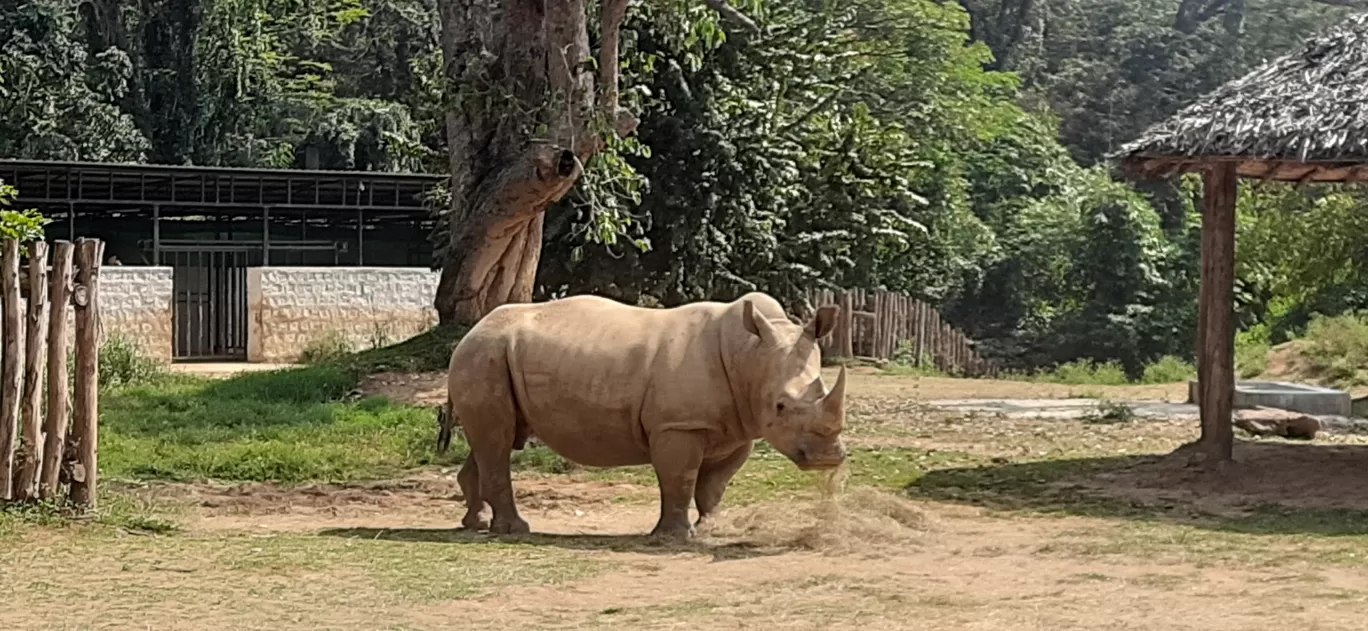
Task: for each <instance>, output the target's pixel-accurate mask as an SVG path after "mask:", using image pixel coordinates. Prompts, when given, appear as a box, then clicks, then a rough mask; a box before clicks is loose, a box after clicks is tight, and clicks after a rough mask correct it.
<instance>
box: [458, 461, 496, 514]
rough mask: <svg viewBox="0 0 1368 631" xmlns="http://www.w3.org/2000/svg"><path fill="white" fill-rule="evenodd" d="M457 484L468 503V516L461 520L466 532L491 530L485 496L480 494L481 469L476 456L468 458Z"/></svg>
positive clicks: (462, 466) (462, 467)
mask: <svg viewBox="0 0 1368 631" xmlns="http://www.w3.org/2000/svg"><path fill="white" fill-rule="evenodd" d="M456 482H457V484H460V485H461V495H462V496H463V497H464V498H465V503H466V514H465V517H463V518H461V525H462V526H465V529H466V530H487V529H489V520H487V519H485V517H484V507H485V501H484V494H483V493H481V492H480V468H479V466H478V465H477V464H476V462H475V456H474V455H471V456H470V457H468V458H466V461H465V464H463V465H461V472H460V473H458V474H456Z"/></svg>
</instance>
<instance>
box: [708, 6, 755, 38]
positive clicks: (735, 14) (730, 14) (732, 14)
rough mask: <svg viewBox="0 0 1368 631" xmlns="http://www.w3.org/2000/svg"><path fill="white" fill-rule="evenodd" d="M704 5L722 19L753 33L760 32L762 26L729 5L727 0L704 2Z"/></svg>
mask: <svg viewBox="0 0 1368 631" xmlns="http://www.w3.org/2000/svg"><path fill="white" fill-rule="evenodd" d="M703 4H706V5H708V7H710V8H711V9H712V10H714V11H716V12H718V13H720V14H721V15H722V17H724V18H727V19H728V20H731V21H732V22H735V23H736V24H737V25H739V26H741V27H743V28H745V29H746V30H748V31H750V32H752V33H759V32H760V26H759V25H757V24H756V23H755V20H752V19H750V18H748V17H746V15H745V14H744V13H741V12H740V11H738V10H737V9H736V7H733V6H731V5H730V4H727V0H703Z"/></svg>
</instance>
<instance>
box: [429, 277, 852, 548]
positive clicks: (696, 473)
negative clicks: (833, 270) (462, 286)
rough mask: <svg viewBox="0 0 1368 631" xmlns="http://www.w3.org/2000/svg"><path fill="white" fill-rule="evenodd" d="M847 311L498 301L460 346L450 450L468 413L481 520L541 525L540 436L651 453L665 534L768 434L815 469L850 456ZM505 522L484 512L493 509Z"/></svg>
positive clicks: (689, 527)
mask: <svg viewBox="0 0 1368 631" xmlns="http://www.w3.org/2000/svg"><path fill="white" fill-rule="evenodd" d="M838 313H839V308H838V307H835V306H832V305H828V306H824V307H822V308H820V309H819V310H818V312H817V314H816V316H814V317H813V319H812V320H811V321H809V322H808V323H807V324H806V325H803V326H799V325H796V324H793V323H792V322H790V321H789V319H788V318H787V317H786V316H785V314H784V311H783V308H782V307H780V305H779V303H778V302H776V301H775V300H774V299H773V298H771V297H770V296H767V295H765V294H762V293H750V294H747V295H745V296H743V297H741V298H740V299H738V300H736V301H734V302H729V303H720V302H698V303H693V304H688V305H683V306H680V307H675V308H672V309H645V308H640V307H634V306H628V305H624V304H622V303H618V302H614V301H612V300H608V299H605V298H599V297H594V296H576V297H572V298H566V299H563V300H555V301H551V302H546V303H538V304H512V305H505V306H501V307H499V308H497V309H495V310H494V311H493V312H491V313H490V314H489V315H488V316H486V317H485V318H484V319H482V320H481V321H480V322H479V323H478V324H476V326H475V327H474V328H473V329H471V331H470V333H468V334H467V335H466V336H465V338H464V339H462V340H461V342H460V344H458V345H457V346H456V349H455V350H454V351H453V352H452V354H451V366H450V373H449V377H448V383H447V385H448V401H447V406H449V409H448V410H443V413H442V414H441V415H440V424H441V427H440V432H439V437H438V443H439V445H438V446H439V449H441V450H445V448H446V445H447V444H448V443H449V442H450V440H451V432H452V429H453V427H454V425H455V424H457V423H459V424H460V425H461V427H462V429H463V430H464V433H465V436H466V439H467V440H468V441H469V442H470V448H471V457H470V458H468V459H467V460H466V463H465V465H464V466H463V467H462V468H461V472H460V474H459V475H458V476H457V479H458V482H459V483H460V486H461V491H462V493H463V494H464V495H465V499H466V506H467V513H466V515H465V518H464V519H462V524H464V525H465V527H466V528H469V529H483V528H486V527H487V528H489V529H490V531H491V532H495V533H525V532H528V525H527V522H526V521H524V520H523V519H522V518H521V517H520V516H519V515H518V510H517V507H516V506H515V505H514V502H513V485H512V480H511V477H510V473H509V456H510V454H511V452H512V450H514V449H522V448H523V447H524V446H525V445H526V443H527V440H528V438H529V437H530V436H532V435H534V434H535V435H536V437H537V439H538V440H539V441H540V442H542V443H544V444H545V445H546V446H547V447H549V448H550V449H551V450H552V451H554V452H556V453H557V454H560V455H561V456H562V457H564V458H566V459H568V460H571V461H573V462H577V463H579V464H582V465H587V466H594V467H620V466H630V465H642V464H650V465H652V466H653V467H654V468H655V471H656V476H657V478H658V479H659V482H660V519H659V521H658V522H657V523H656V527H655V529H654V530H653V531H652V534H653V535H657V536H663V537H669V538H688V537H690V536H692V535H693V533H694V524H691V523H690V521H689V504H690V502H693V503H694V504H695V505H696V506H697V508H698V513H699V518H698V519H699V523H702V522H704V521H705V520H707V519H708V518H709V517H711V516H713V515H714V513H715V512H716V510H717V507H718V504H719V503H720V502H721V500H722V494H723V492H724V491H725V490H726V487H727V483H728V482H729V481H730V480H731V478H732V476H733V475H735V474H736V472H737V470H739V469H740V468H741V465H742V464H744V463H745V461H746V458H747V457H748V456H749V455H750V452H751V446H752V444H753V443H754V441H755V440H757V439H761V438H763V439H765V440H767V441H768V442H769V443H770V444H771V445H773V446H774V448H775V449H777V450H778V451H779V452H780V453H782V454H784V455H785V456H786V457H788V458H789V459H790V460H792V461H793V462H794V463H795V464H796V465H797V466H798V467H799V468H801V469H805V470H806V469H826V468H832V467H836V466H838V465H840V464H841V463H842V462H843V461H844V460H845V456H846V452H845V447H844V445H843V444H842V443H841V437H840V433H841V428H842V426H843V425H844V422H845V404H844V393H845V369H842V370H841V374H840V377H839V378H838V379H837V380H836V383H835V385H834V386H833V388H832V389H831V391H830V392H827V390H826V388H825V387H824V386H823V384H822V379H821V372H820V368H821V351H820V349H819V348H818V345H817V340H818V339H819V338H821V337H823V336H825V335H826V334H827V333H829V332H830V331H831V329H832V328H833V327H834V326H835V323H836V317H837V315H838ZM486 502H488V503H489V505H490V506H491V507H492V508H493V519H492V521H487V520H486V519H485V517H484V514H483V513H484V505H485V503H486Z"/></svg>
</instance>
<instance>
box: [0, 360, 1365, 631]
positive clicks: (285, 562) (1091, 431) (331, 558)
mask: <svg viewBox="0 0 1368 631" xmlns="http://www.w3.org/2000/svg"><path fill="white" fill-rule="evenodd" d="M391 379H392V381H384V380H378V381H376V382H373V383H372V384H370V385H369V386H368V387H370V388H372V389H373V390H372V391H374V389H381V388H383V389H385V391H386V392H387V393H390V394H392V395H395V396H396V398H400V397H402V398H404V399H406V400H416V401H440V398H441V394H440V383H437V384H436V385H434V383H436V382H434V381H433V379H432V378H431V377H423V378H421V379H412V380H401V379H398V378H396V377H393V376H391ZM928 387H930V388H939V389H940V390H939V392H940V393H939V394H936V395H934V396H925V395H924V394H923V393H924V392H925V391H926V390H927V389H928ZM1018 387H1020V388H1028V389H1032V390H1030V392H1032V393H1034V394H1033V396H1048V394H1046V393H1057V395H1056V396H1061V397H1063V396H1069V394H1070V392H1069V389H1068V388H1062V387H1061V388H1056V387H1045V386H1041V385H1040V384H1019V385H1018V384H1007V385H995V384H990V383H987V382H962V383H955V382H950V381H948V380H927V379H922V380H916V381H915V382H914V380H911V379H905V378H889V377H876V376H872V375H862V376H860V378H859V379H858V380H856V381H853V382H852V384H851V388H852V389H851V392H852V397H853V399H852V410H851V412H852V414H853V417H852V422H851V424H850V439H851V443H852V445H853V446H854V447H855V448H857V449H858V450H859V454H860V456H859V458H858V459H857V460H856V464H855V465H852V467H853V470H854V477H853V478H852V480H851V483H850V484H851V486H850V488H848V489H847V491H846V492H847V493H849V494H855V493H858V492H863V493H874V491H869V490H868V489H869V488H870V487H877V488H880V489H882V490H881V491H879V493H883V494H884V495H883V496H887V497H889V498H892V497H894V495H895V494H902V490H903V487H905V486H906V487H907V490H906V491H905V495H903V497H908V498H910V500H889V501H896V502H900V503H899V504H898V505H899V506H900V507H902V508H903V509H906V510H907V511H914V512H916V513H917V514H918V516H919V517H920V518H919V519H917V520H907V521H904V522H898V523H892V522H885V523H884V527H885V529H886V530H884V531H859V532H856V531H853V530H852V531H850V533H849V534H850V541H849V542H848V543H850V545H845V546H842V547H841V548H839V549H836V548H823V547H821V546H818V547H817V549H805V548H804V547H802V546H800V545H797V544H796V543H795V542H787V541H786V540H784V539H783V538H782V537H780V538H776V537H771V536H765V534H766V533H764V532H762V531H759V530H754V529H753V530H752V531H749V532H747V531H745V529H744V528H743V526H744V525H745V523H748V522H747V520H749V519H754V518H755V517H756V516H757V515H759V516H766V517H768V519H769V521H762V522H761V526H762V529H763V528H780V527H782V526H784V525H785V524H786V523H788V522H789V521H790V520H791V521H792V522H794V523H797V522H803V521H804V520H806V521H813V519H814V517H813V515H814V510H815V509H814V506H815V505H814V503H813V502H814V494H813V492H812V491H811V490H804V491H802V492H800V493H798V494H797V495H794V496H783V495H782V494H780V493H779V492H778V491H774V490H773V489H776V488H789V487H785V486H783V484H786V483H787V482H785V480H786V478H784V477H783V476H785V475H789V474H788V473H785V472H787V471H788V469H784V468H782V464H783V463H778V462H773V461H770V460H764V459H758V460H753V461H752V462H750V463H748V464H747V465H746V468H745V469H743V471H742V476H741V477H739V478H738V481H737V483H736V485H735V487H736V488H735V492H734V493H730V494H729V496H728V497H729V498H732V499H733V500H734V501H732V502H730V508H729V509H728V512H727V514H726V515H725V516H724V518H723V520H722V521H721V522H720V523H719V524H718V526H717V527H716V528H715V529H714V530H713V531H711V532H710V533H708V534H706V535H705V536H704V537H702V538H701V539H700V540H699V541H698V542H695V543H692V544H688V545H656V544H653V543H652V542H651V541H649V540H648V539H647V538H645V537H643V536H642V533H644V532H646V531H647V530H649V529H650V527H651V526H652V524H653V522H654V520H655V517H656V515H655V510H656V507H655V505H654V501H655V491H654V489H653V488H651V487H650V486H649V483H650V480H649V476H647V477H645V478H643V477H642V474H641V472H636V473H634V474H631V475H627V474H623V475H617V474H613V473H611V472H608V473H604V472H594V471H578V472H575V473H572V474H567V475H560V476H548V475H530V474H529V475H523V476H520V477H519V479H518V480H517V481H516V486H517V489H518V495H519V503H520V508H521V509H522V511H523V513H524V516H525V517H526V518H527V519H528V520H529V521H530V522H531V524H532V527H533V529H534V530H535V531H536V532H537V533H538V534H536V535H534V536H531V537H526V538H518V539H505V540H497V539H493V538H490V537H488V536H486V535H477V534H468V533H465V532H462V531H460V530H457V529H455V526H456V524H457V522H458V521H459V518H460V515H461V505H460V502H459V497H458V495H459V494H458V491H457V489H456V486H455V484H454V480H453V479H452V477H451V476H452V473H453V472H451V471H449V470H436V469H434V470H426V471H420V472H415V473H414V474H413V475H411V476H410V477H407V478H405V479H402V480H391V481H377V482H371V483H360V484H334V485H306V486H301V487H294V488H283V487H279V486H274V485H262V484H254V485H205V484H196V485H188V484H158V485H153V486H148V487H144V488H136V489H129V490H128V491H127V493H128V496H129V497H132V498H135V503H136V504H137V506H136V508H139V509H140V510H142V511H143V513H140V514H145V515H150V517H144V518H143V519H144V520H152V521H150V522H149V523H152V524H156V523H161V522H160V521H156V520H160V519H170V520H171V521H174V522H175V523H176V524H178V525H179V526H180V528H179V530H176V531H172V532H166V533H162V534H152V532H149V530H151V531H156V530H157V529H156V528H139V527H137V524H138V522H133V525H132V526H128V527H123V528H100V527H94V526H65V527H23V528H20V529H18V530H16V531H13V532H9V533H6V532H5V531H3V530H0V603H4V604H3V606H0V629H135V628H136V629H146V628H153V629H170V628H175V629H272V630H275V629H452V628H457V629H463V628H495V629H505V628H523V629H594V628H632V629H638V628H640V629H673V628H681V629H685V628H687V629H732V628H775V629H855V628H875V629H895V628H897V629H984V630H993V631H997V630H1004V631H1005V630H1017V629H1022V630H1024V629H1050V630H1058V629H1098V628H1109V629H1154V630H1159V629H1163V630H1165V631H1168V630H1171V629H1202V630H1224V629H1229V630H1235V629H1239V630H1241V631H1243V630H1259V629H1270V630H1271V629H1279V630H1281V629H1287V628H1299V629H1360V628H1362V626H1363V624H1362V614H1363V611H1365V606H1368V571H1365V567H1364V565H1365V559H1368V555H1365V553H1364V549H1365V546H1364V544H1365V543H1368V534H1366V533H1368V527H1365V526H1364V525H1363V524H1364V523H1365V522H1364V520H1363V519H1362V515H1363V514H1362V513H1361V512H1357V511H1363V510H1365V509H1368V490H1365V489H1368V448H1365V447H1364V446H1362V445H1361V444H1359V443H1358V442H1357V441H1359V440H1360V439H1358V438H1355V437H1340V438H1336V439H1335V440H1334V442H1323V441H1317V442H1316V443H1313V444H1310V445H1306V444H1290V443H1284V442H1276V441H1265V442H1259V443H1244V444H1241V445H1240V451H1239V459H1240V460H1241V464H1240V466H1239V467H1237V469H1236V470H1234V471H1232V472H1230V473H1229V474H1228V476H1227V477H1210V476H1205V475H1199V474H1197V473H1196V472H1195V471H1194V470H1192V469H1189V468H1187V467H1185V466H1184V465H1185V462H1184V460H1183V458H1181V457H1177V456H1175V457H1161V456H1159V455H1156V454H1165V453H1168V452H1170V451H1172V450H1173V449H1174V448H1175V447H1177V446H1178V445H1180V444H1182V443H1183V442H1185V441H1188V440H1191V439H1192V438H1193V437H1195V434H1196V427H1195V424H1193V423H1191V422H1177V421H1158V420H1144V421H1135V422H1127V423H1115V424H1108V423H1086V422H1081V421H1073V420H1044V419H1019V418H1005V417H991V416H976V415H968V416H965V415H956V414H946V413H939V412H933V411H929V410H927V409H926V407H925V406H924V405H923V404H922V403H921V402H920V401H921V400H922V399H929V398H967V397H972V396H974V393H984V392H987V393H991V394H981V395H979V396H996V397H1006V396H1011V397H1020V396H1023V395H1025V392H1022V393H1018V392H1016V391H1012V392H1011V393H1009V394H1003V391H1004V390H1010V389H1014V388H1018ZM403 389H407V390H403ZM434 390H435V391H436V393H435V394H434V393H433V391H434ZM403 393H407V394H403ZM1073 394H1074V395H1075V396H1076V395H1077V393H1076V392H1074V393H1073ZM1124 394H1126V392H1122V391H1118V392H1117V393H1116V394H1114V395H1110V396H1115V397H1116V398H1121V396H1120V395H1124ZM1133 398H1151V395H1149V394H1147V393H1146V394H1143V395H1142V394H1140V392H1139V391H1138V392H1137V393H1136V394H1135V395H1134V397H1133ZM905 467H912V468H913V469H915V472H913V473H909V471H908V470H904V468H905ZM900 476H901V477H900ZM909 481H910V482H909ZM909 483H910V486H908V484H909ZM767 485H768V486H767ZM767 489H769V490H768V491H767ZM862 489H863V490H862ZM883 496H880V497H883ZM863 497H872V496H870V495H865V496H863ZM742 504H745V505H742ZM1288 507H1293V508H1295V509H1296V510H1295V511H1292V512H1291V514H1289V512H1288ZM846 510H847V511H848V512H850V514H852V515H856V514H864V513H867V512H869V511H871V510H873V508H872V504H870V505H857V504H848V505H847V506H846ZM880 532H885V533H888V535H889V536H879V533H880Z"/></svg>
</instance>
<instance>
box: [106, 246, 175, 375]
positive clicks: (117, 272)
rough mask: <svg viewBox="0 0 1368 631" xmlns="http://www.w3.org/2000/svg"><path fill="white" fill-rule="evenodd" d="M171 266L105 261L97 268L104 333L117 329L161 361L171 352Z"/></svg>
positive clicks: (107, 333) (168, 357)
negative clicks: (104, 263) (114, 263)
mask: <svg viewBox="0 0 1368 631" xmlns="http://www.w3.org/2000/svg"><path fill="white" fill-rule="evenodd" d="M173 297H174V296H173V294H172V290H171V268H170V267H142V266H129V265H105V266H102V267H101V268H100V312H101V318H102V319H103V320H104V330H105V335H106V336H108V335H109V334H110V333H112V332H116V331H117V332H118V333H120V334H121V335H123V336H124V337H126V338H128V339H130V340H131V341H133V342H136V343H138V344H140V345H141V346H142V347H143V351H144V352H146V353H147V354H148V356H150V357H152V358H154V359H156V360H158V361H163V362H169V361H171V355H172V352H173V351H172V347H171V342H172V330H173V328H172V327H173V325H172V317H171V313H172V304H171V302H172V299H173Z"/></svg>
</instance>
